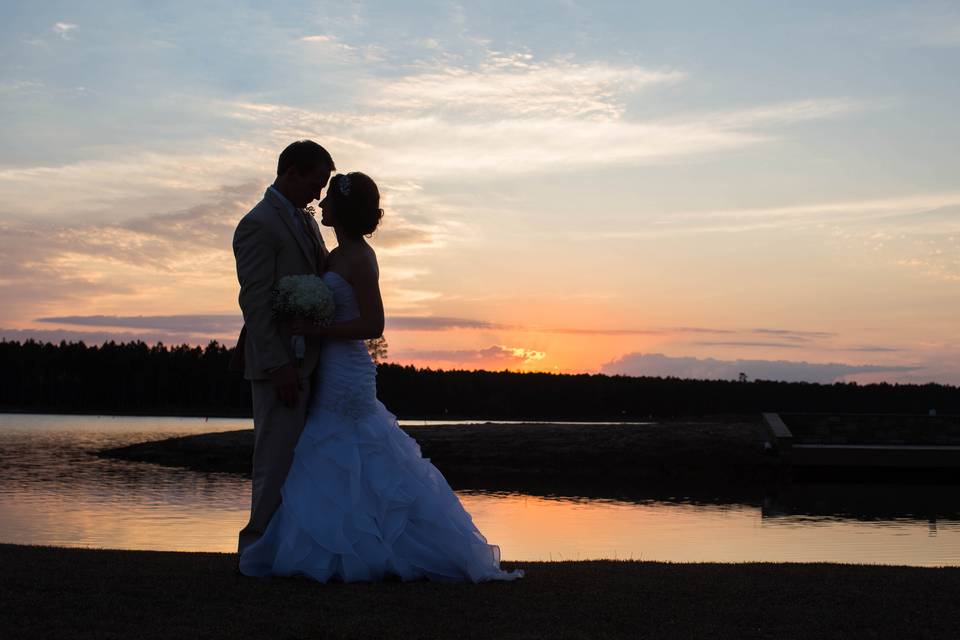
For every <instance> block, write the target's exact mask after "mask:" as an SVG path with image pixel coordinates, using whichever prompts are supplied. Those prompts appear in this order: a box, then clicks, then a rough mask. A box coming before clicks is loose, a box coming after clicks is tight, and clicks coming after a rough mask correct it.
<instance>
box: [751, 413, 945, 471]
mask: <svg viewBox="0 0 960 640" xmlns="http://www.w3.org/2000/svg"><path fill="white" fill-rule="evenodd" d="M763 419H764V423H765V424H766V427H767V431H768V433H769V435H770V437H771V441H772V442H773V444H774V446H775V447H776V448H777V451H778V452H779V454H780V456H781V458H782V459H783V461H784V463H786V464H787V465H789V466H791V467H876V468H891V469H893V468H901V469H960V416H917V415H891V414H842V415H841V414H832V415H827V414H812V413H784V414H780V413H764V414H763Z"/></svg>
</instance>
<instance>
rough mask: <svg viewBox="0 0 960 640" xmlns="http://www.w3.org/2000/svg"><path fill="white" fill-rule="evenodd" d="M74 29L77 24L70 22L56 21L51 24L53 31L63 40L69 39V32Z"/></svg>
mask: <svg viewBox="0 0 960 640" xmlns="http://www.w3.org/2000/svg"><path fill="white" fill-rule="evenodd" d="M76 29H77V25H75V24H73V23H71V22H56V23H54V25H53V32H54V33H56V34H57V35H58V36H60V37H61V38H63V39H64V40H69V39H70V34H71V33H72V32H73V31H76Z"/></svg>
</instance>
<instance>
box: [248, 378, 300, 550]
mask: <svg viewBox="0 0 960 640" xmlns="http://www.w3.org/2000/svg"><path fill="white" fill-rule="evenodd" d="M251 385H252V387H253V487H252V492H251V500H250V521H249V522H248V523H247V526H245V527H244V528H243V529H242V530H241V531H240V540H239V544H238V551H239V552H240V553H242V552H243V550H244V548H246V546H247V545H249V544H250V543H252V542H254V541H256V540H258V539H259V538H260V536H262V535H263V532H264V531H266V529H267V525H268V524H270V518H271V517H272V516H273V513H274V511H276V510H277V507H279V506H280V502H281V496H280V489H281V488H282V487H283V483H284V481H285V480H286V479H287V473H288V472H289V471H290V464H291V463H292V462H293V450H294V448H295V447H296V446H297V441H298V440H299V439H300V433H301V432H302V431H303V427H304V424H305V423H306V415H307V402H308V401H309V399H310V379H309V378H307V379H301V380H300V391H299V393H298V394H297V403H296V405H295V406H293V407H288V406H287V405H285V404H284V403H283V402H282V401H281V400H280V398H279V397H278V396H277V391H276V389H275V388H274V386H273V383H272V382H271V381H269V380H252V381H251Z"/></svg>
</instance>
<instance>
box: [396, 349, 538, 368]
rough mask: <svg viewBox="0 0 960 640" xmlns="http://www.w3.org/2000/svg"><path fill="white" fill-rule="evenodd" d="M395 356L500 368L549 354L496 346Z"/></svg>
mask: <svg viewBox="0 0 960 640" xmlns="http://www.w3.org/2000/svg"><path fill="white" fill-rule="evenodd" d="M394 356H395V357H396V358H397V359H399V360H417V361H421V362H422V361H428V362H443V363H454V364H456V365H460V366H499V365H504V364H506V365H509V364H515V365H525V364H533V363H535V362H539V361H540V360H543V359H544V358H546V356H547V354H546V353H545V352H543V351H536V350H533V349H526V348H524V347H507V346H503V345H494V346H491V347H487V348H486V349H453V350H445V349H410V350H405V351H398V352H396V353H395V354H394Z"/></svg>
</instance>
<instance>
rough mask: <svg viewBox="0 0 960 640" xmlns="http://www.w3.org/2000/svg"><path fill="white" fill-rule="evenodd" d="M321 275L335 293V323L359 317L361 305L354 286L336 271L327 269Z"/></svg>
mask: <svg viewBox="0 0 960 640" xmlns="http://www.w3.org/2000/svg"><path fill="white" fill-rule="evenodd" d="M321 277H322V279H323V282H324V284H326V285H327V287H329V288H330V291H331V292H332V293H333V301H334V303H335V304H336V309H335V310H334V312H333V321H334V322H335V323H336V322H346V321H347V320H353V319H354V318H359V317H360V306H359V305H358V304H357V296H356V294H355V293H354V292H353V286H352V285H351V284H350V283H349V282H347V280H346V279H345V278H344V277H343V276H341V275H340V274H339V273H337V272H336V271H327V272H326V273H324V274H323V276H321Z"/></svg>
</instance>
